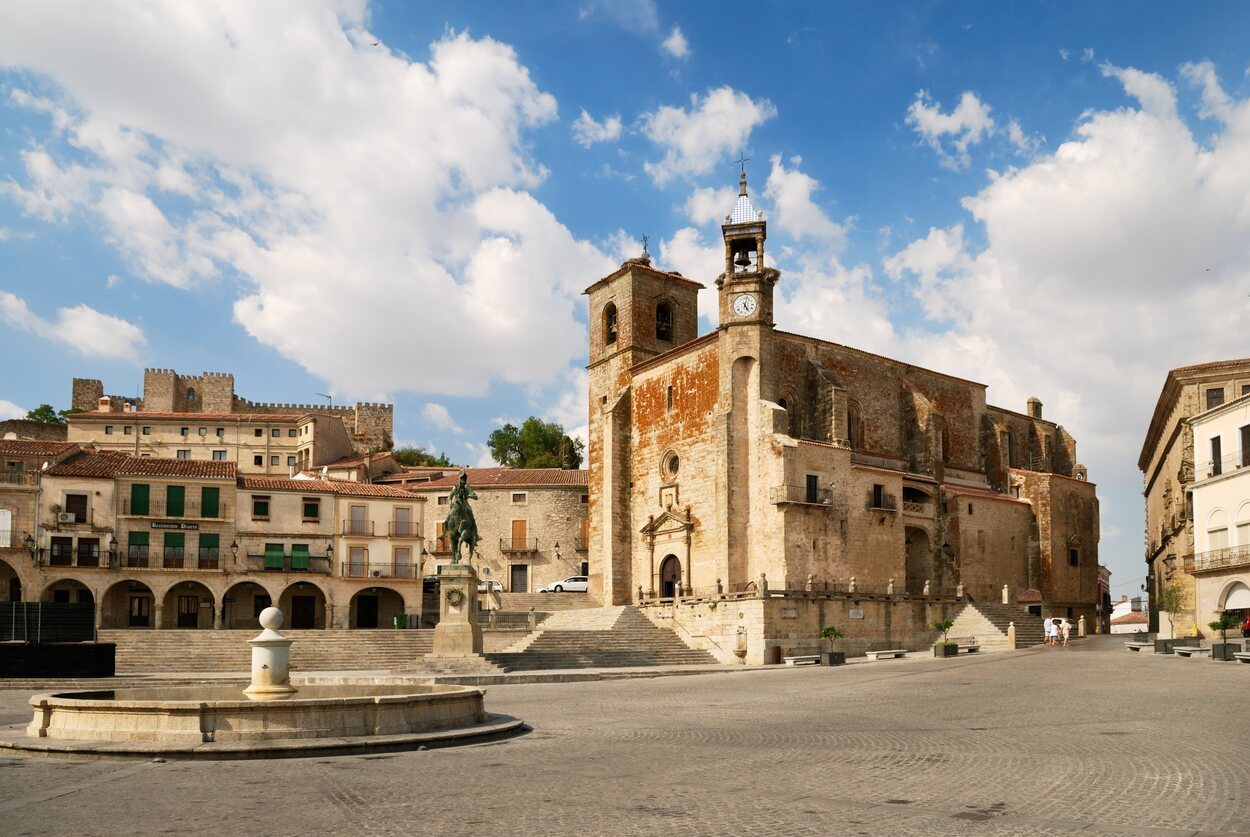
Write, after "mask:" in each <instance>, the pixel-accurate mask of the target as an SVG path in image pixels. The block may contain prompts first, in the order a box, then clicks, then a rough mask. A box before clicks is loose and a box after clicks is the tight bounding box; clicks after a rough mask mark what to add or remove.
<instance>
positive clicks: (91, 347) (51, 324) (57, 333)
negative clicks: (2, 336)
mask: <svg viewBox="0 0 1250 837" xmlns="http://www.w3.org/2000/svg"><path fill="white" fill-rule="evenodd" d="M0 320H4V321H5V322H7V323H8V324H9V325H10V326H12V327H13V328H16V329H19V330H21V331H26V332H30V333H31V334H35V335H38V336H39V337H42V338H44V339H46V340H53V341H56V342H58V343H63V344H64V345H66V346H69V347H70V348H72V349H74V350H75V351H77V352H79V353H81V354H84V355H87V356H88V357H104V358H118V359H120V360H130V361H137V360H138V359H139V350H140V349H141V348H142V347H143V346H145V345H146V344H147V339H146V338H145V337H144V336H143V332H142V331H141V330H140V329H139V327H138V326H136V325H134V324H133V323H128V322H126V321H125V320H123V319H120V318H118V317H114V316H112V315H110V314H102V313H100V312H99V311H97V310H95V309H94V308H91V307H88V306H87V305H77V306H75V307H73V308H58V309H57V312H56V319H55V320H47V319H44V318H43V317H40V316H38V315H37V314H35V313H34V312H33V311H31V310H30V308H29V307H28V306H27V305H26V301H25V300H24V299H22V298H21V297H19V296H16V295H14V294H11V293H9V292H7V291H0Z"/></svg>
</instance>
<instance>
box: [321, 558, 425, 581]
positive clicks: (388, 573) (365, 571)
mask: <svg viewBox="0 0 1250 837" xmlns="http://www.w3.org/2000/svg"><path fill="white" fill-rule="evenodd" d="M418 571H419V568H418V566H417V565H416V564H414V563H413V562H411V561H397V562H395V563H391V564H365V563H361V562H355V561H344V562H343V563H341V564H340V565H339V573H340V575H342V577H343V578H416V577H417V573H418Z"/></svg>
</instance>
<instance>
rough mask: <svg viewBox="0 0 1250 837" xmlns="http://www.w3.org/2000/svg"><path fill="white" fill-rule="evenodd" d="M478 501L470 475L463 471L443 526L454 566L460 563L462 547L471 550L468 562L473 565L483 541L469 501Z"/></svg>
mask: <svg viewBox="0 0 1250 837" xmlns="http://www.w3.org/2000/svg"><path fill="white" fill-rule="evenodd" d="M476 499H477V494H475V493H474V492H473V489H472V488H469V475H468V474H467V473H465V472H464V471H461V472H460V479H459V481H458V482H457V483H456V485H455V486H454V487H453V488H452V489H451V497H450V498H449V499H448V505H449V506H450V507H451V508H450V511H449V512H448V514H447V520H446V522H445V523H444V524H443V530H444V532H445V533H446V535H447V537H448V538H449V539H450V540H451V563H453V564H459V563H460V547H461V546H462V545H463V546H465V547H466V548H467V549H468V550H469V558H468V562H469V563H470V564H472V563H473V556H474V555H476V554H477V545H478V543H480V542H481V540H482V538H481V536H480V535H478V533H477V521H476V520H474V519H473V509H472V508H470V507H469V501H470V500H476Z"/></svg>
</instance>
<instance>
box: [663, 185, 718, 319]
mask: <svg viewBox="0 0 1250 837" xmlns="http://www.w3.org/2000/svg"><path fill="white" fill-rule="evenodd" d="M731 206H732V204H731ZM658 266H659V267H660V268H661V269H662V270H676V271H678V272H680V273H681V274H682V275H683V276H685V277H686V278H688V279H693V280H694V281H696V282H700V283H702V284H704V285H706V286H707V288H705V289H704V290H702V291H699V298H698V302H697V304H698V306H699V316H700V317H702V318H703V319H704V320H706V321H707V322H708V323H709V324H710V325H712V326H715V325H716V324H717V323H718V322H720V312H719V311H718V310H717V298H716V293H715V290H714V289H713V286H712V283H713V282H715V281H716V277H717V276H719V275H720V274H722V273H724V272H725V245H724V243H723V242H722V241H721V239H720V237H719V235H718V236H717V237H716V238H715V239H714V240H713V241H712V242H711V243H710V244H709V243H707V242H705V241H704V240H703V236H702V234H701V233H700V232H699V231H698V230H697V229H695V228H694V227H683V228H681V229H679V230H677V231H676V232H675V233H673V235H672V237H670V238H668V239H666V240H665V241H661V242H660V248H659V264H658Z"/></svg>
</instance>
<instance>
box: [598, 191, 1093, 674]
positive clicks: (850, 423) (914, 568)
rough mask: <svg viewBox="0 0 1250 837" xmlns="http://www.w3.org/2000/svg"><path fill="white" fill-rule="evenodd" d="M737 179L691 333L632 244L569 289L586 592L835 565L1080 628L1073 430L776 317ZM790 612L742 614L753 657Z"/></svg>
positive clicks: (799, 585)
mask: <svg viewBox="0 0 1250 837" xmlns="http://www.w3.org/2000/svg"><path fill="white" fill-rule="evenodd" d="M739 192H740V194H739V196H738V199H737V203H736V205H735V206H734V207H733V208H732V211H731V213H730V215H729V216H727V218H726V223H725V224H724V226H723V227H722V233H723V238H724V248H725V249H724V252H725V262H724V265H725V270H724V273H723V274H721V275H720V276H719V277H718V278H717V279H716V283H715V284H716V294H717V299H718V307H719V323H720V325H719V326H718V327H717V328H716V329H715V330H714V331H712V332H710V333H707V334H704V335H701V336H700V335H699V334H698V310H697V303H696V299H697V294H698V291H699V289H700V288H702V287H703V286H702V285H700V284H698V283H695V282H692V281H691V280H689V279H687V278H686V277H683V276H680V275H678V274H675V273H671V272H665V271H662V270H658V269H656V268H655V267H654V266H653V265H652V264H651V260H650V258H649V257H648V256H647V255H646V254H645V253H644V255H643V256H642V257H640V258H636V259H630V260H628V261H626V262H625V263H624V264H622V265H621V267H620V268H619V269H618V270H617V271H615V272H613V273H612V274H610V275H608V276H606V277H604V278H603V279H601V280H599V281H598V282H595V283H594V284H593V285H591V286H590V287H589V288H588V289H587V291H586V295H587V297H588V300H589V309H590V312H589V316H590V323H591V329H590V364H589V379H590V415H589V437H590V439H589V442H590V443H589V455H588V464H589V494H590V524H589V540H590V575H591V583H592V590H597V591H599V592H600V593H601V595H602V597H603V601H604V603H605V604H623V603H628V602H631V601H633V602H638V601H643V602H646V601H650V600H655V599H661V600H671V599H673V598H680V597H681V596H682V595H683V594H685V595H690V594H691V593H694V594H696V595H702V594H708V595H715V594H716V593H717V591H723V592H725V593H727V594H734V595H744V594H748V593H751V592H752V591H757V592H758V591H762V590H763V589H765V588H767V589H772V590H777V589H788V590H796V591H798V590H813V589H816V590H820V589H835V588H837V589H841V590H847V589H848V588H850V587H851V585H852V579H853V580H854V587H853V589H856V590H872V591H875V592H877V593H880V594H882V595H883V596H885V595H897V596H900V597H901V596H911V597H914V598H915V599H919V598H920V597H923V596H925V595H926V592H927V593H928V594H929V595H932V596H937V595H938V594H939V593H943V594H946V595H949V596H950V597H951V598H952V600H953V599H954V598H955V596H956V594H957V593H962V594H963V595H965V596H971V597H972V598H974V599H976V600H978V601H997V600H999V599H1000V597H1001V595H1002V589H1003V588H1004V586H1005V587H1006V588H1007V590H1008V594H1009V596H1010V597H1011V599H1012V601H1017V600H1018V599H1020V598H1021V597H1024V598H1025V599H1035V600H1039V601H1041V602H1042V603H1043V606H1044V607H1045V608H1046V609H1047V611H1049V612H1056V613H1067V614H1069V615H1072V616H1074V617H1075V616H1080V615H1086V616H1087V617H1088V618H1089V619H1090V620H1092V619H1093V618H1094V616H1095V612H1096V601H1097V595H1098V593H1097V579H1098V569H1097V568H1098V530H1099V527H1098V502H1097V498H1096V494H1095V487H1094V485H1093V484H1092V483H1090V482H1088V481H1086V472H1085V469H1084V468H1083V467H1081V466H1080V465H1079V464H1078V463H1077V460H1076V443H1075V441H1074V440H1073V438H1072V436H1071V435H1070V434H1068V433H1067V432H1066V431H1065V430H1064V429H1063V428H1062V427H1060V426H1059V425H1057V424H1055V423H1054V422H1052V421H1050V420H1048V419H1046V418H1043V415H1042V405H1041V402H1040V401H1038V400H1037V399H1030V400H1029V402H1028V404H1026V405H1023V406H1024V409H1023V410H1022V411H1019V412H1017V411H1013V410H1009V409H1005V408H1002V407H996V406H993V405H991V404H989V403H987V401H986V387H985V385H983V384H979V383H976V382H974V381H968V380H964V379H961V378H957V377H955V376H952V375H947V374H944V373H941V372H937V371H933V370H929V369H924V368H921V367H919V366H916V365H914V364H910V363H907V362H904V361H899V360H893V359H890V358H886V357H882V356H880V355H875V354H872V353H869V352H864V351H860V350H858V349H854V348H851V347H848V346H843V345H839V344H836V343H831V342H828V341H824V340H818V339H815V338H811V337H806V336H803V335H798V334H790V333H786V332H782V331H779V330H778V329H777V328H776V327H775V324H774V321H773V301H774V300H773V298H774V289H775V287H776V284H777V283H778V282H779V281H780V280H781V274H780V273H779V271H777V270H776V269H774V268H772V267H768V266H766V263H765V259H764V246H765V241H766V238H767V224H766V222H765V220H764V219H763V217H762V214H760V213H757V212H756V211H755V210H754V208H753V207H752V205H751V200H750V197H749V195H748V192H747V187H746V178H745V174H744V175H743V177H742V180H741V182H740V190H739ZM888 591H893V593H890V592H888ZM1026 594H1028V595H1026ZM797 607H798V606H797V605H796V608H797ZM792 609H794V608H790V607H789V606H787V607H785V608H782V609H781V610H780V611H778V613H777V614H773V615H769V614H770V613H771V611H769V610H768V608H767V607H765V608H764V609H763V611H761V615H759V619H758V620H757V621H756V622H754V623H752V625H751V626H750V629H749V631H748V632H755V633H752V634H751V635H752V636H753V637H756V638H755V639H753V640H752V642H753V643H755V645H753V646H752V649H751V651H750V657H749V658H750V659H758V657H756V655H757V654H758V653H759V652H758V650H757V646H758V643H759V642H768V643H773V642H775V641H779V640H776V639H775V638H776V637H781V636H783V635H784V634H786V633H787V632H790V633H793V632H794V631H795V630H808V629H809V628H807V627H803V628H800V627H799V625H798V624H793V625H791V626H789V628H787V627H786V626H785V625H784V624H782V623H780V622H776V623H775V624H774V623H773V621H772V620H774V619H777V620H779V619H782V618H783V616H782V615H781V614H782V613H783V612H784V613H786V614H789V613H790V611H791V610H792ZM728 610H731V611H734V612H735V613H738V612H740V613H742V614H743V618H744V619H745V620H746V621H747V622H750V621H751V618H752V617H751V616H750V615H749V614H748V613H747V610H746V609H742V610H739V608H729V609H728ZM886 610H889V609H888V608H886V609H883V610H881V613H883V614H884V613H885V612H886ZM913 611H914V609H910V610H908V609H905V608H901V607H899V608H894V609H893V610H890V613H892V614H893V615H892V616H890V617H886V616H882V617H881V618H883V619H884V618H891V619H895V620H898V621H901V620H902V614H904V613H908V614H912V613H913ZM815 612H816V611H814V610H813V611H812V613H813V614H815ZM858 612H859V613H860V614H861V615H862V614H863V612H864V611H862V610H861V611H858ZM914 612H915V613H920V612H919V611H914ZM680 613H684V610H681V611H680V612H679V615H680ZM714 614H715V612H714ZM681 618H685V617H681ZM714 618H715V619H716V620H720V619H721V617H720V616H719V614H716V615H715V616H714ZM784 618H787V619H788V618H797V619H800V620H802V619H803V618H804V617H803V616H802V614H798V615H796V616H794V617H791V616H788V615H787V616H784ZM815 618H816V616H815V615H813V616H812V619H815ZM907 618H908V619H911V618H913V617H912V616H911V615H909V616H908V617H907ZM923 618H924V617H923V616H916V617H915V619H916V621H917V622H919V621H920V620H922V619H923ZM761 620H762V623H763V625H762V626H761ZM703 621H704V622H705V623H706V622H708V621H709V617H707V616H704V617H703ZM898 621H895V623H894V624H896V625H897V624H898ZM739 627H742V628H743V629H744V630H747V629H748V626H747V625H746V623H745V622H744V624H743V625H741V626H739ZM733 628H734V626H733V625H730V624H724V625H720V626H719V628H717V630H728V631H731V640H732V629H733ZM700 630H701V629H700ZM814 630H815V632H818V631H819V627H816V628H815V629H814ZM813 635H814V633H813ZM720 647H724V643H723V642H722V644H721V646H720ZM765 656H767V655H765Z"/></svg>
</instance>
